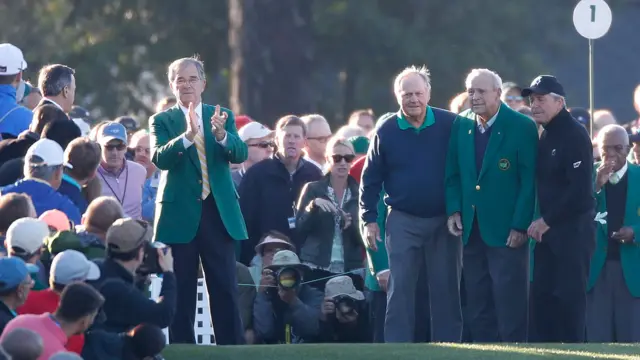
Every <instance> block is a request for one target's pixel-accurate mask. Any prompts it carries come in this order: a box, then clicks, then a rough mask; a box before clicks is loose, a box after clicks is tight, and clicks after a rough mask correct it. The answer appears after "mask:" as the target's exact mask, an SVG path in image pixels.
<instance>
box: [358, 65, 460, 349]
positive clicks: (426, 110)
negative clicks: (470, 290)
mask: <svg viewBox="0 0 640 360" xmlns="http://www.w3.org/2000/svg"><path fill="white" fill-rule="evenodd" d="M394 92H395V95H396V98H397V100H398V104H399V105H400V110H399V111H398V112H397V113H395V114H391V115H390V116H388V117H387V118H386V119H384V120H382V121H381V122H380V123H379V124H378V126H377V128H376V129H375V130H374V136H373V139H372V141H371V145H370V147H369V152H368V154H367V160H366V163H365V165H364V169H363V172H362V182H361V190H360V210H361V211H360V213H361V214H360V216H361V220H362V222H363V223H364V224H365V234H366V236H365V241H366V243H367V246H368V247H370V248H372V249H374V250H375V249H376V248H377V246H378V245H377V242H380V229H379V228H378V225H377V223H376V218H377V216H378V214H377V205H378V200H379V198H380V191H381V190H382V187H383V186H384V189H385V190H386V192H387V197H386V198H385V203H386V204H387V206H388V207H389V208H390V211H389V214H388V216H387V223H386V237H385V241H386V247H387V252H388V256H389V270H390V274H391V275H390V278H389V284H388V292H387V314H386V320H385V341H386V342H414V341H415V340H416V339H415V337H414V329H415V311H414V309H415V302H416V301H421V300H417V299H416V296H415V294H416V291H417V289H418V287H425V286H429V288H430V289H431V290H434V291H431V294H436V296H433V297H430V299H422V301H427V300H428V301H429V302H430V307H431V329H432V333H431V341H436V342H459V341H460V340H461V336H462V314H461V311H460V271H461V264H462V253H461V248H462V243H461V239H460V237H456V236H454V235H451V234H450V233H449V232H448V231H447V216H446V209H445V186H444V178H445V164H446V157H447V149H448V141H449V135H450V133H451V125H452V123H453V120H454V119H455V117H456V115H455V114H453V113H451V112H448V111H446V110H442V109H438V108H434V107H431V106H428V102H429V99H430V97H431V84H430V78H429V71H428V70H427V69H426V68H424V67H422V68H416V67H413V66H412V67H409V68H406V69H405V70H404V71H402V72H401V73H400V74H399V75H398V76H397V77H396V80H395V82H394ZM423 264H424V265H426V267H427V275H428V276H427V278H428V281H427V282H426V283H420V284H418V275H419V271H417V269H420V268H421V267H422V265H423Z"/></svg>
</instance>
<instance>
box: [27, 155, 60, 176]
mask: <svg viewBox="0 0 640 360" xmlns="http://www.w3.org/2000/svg"><path fill="white" fill-rule="evenodd" d="M24 160H25V161H24V168H23V172H24V177H25V178H26V179H40V180H44V181H46V182H50V181H51V180H52V179H53V175H55V173H56V172H58V171H59V170H60V169H61V168H62V165H55V166H49V165H38V164H40V163H42V162H43V161H44V159H43V158H41V157H40V156H37V155H31V157H30V158H26V157H25V159H24Z"/></svg>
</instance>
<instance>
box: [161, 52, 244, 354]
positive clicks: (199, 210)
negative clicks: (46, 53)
mask: <svg viewBox="0 0 640 360" xmlns="http://www.w3.org/2000/svg"><path fill="white" fill-rule="evenodd" d="M168 75H169V83H170V86H171V90H172V91H173V93H174V95H175V96H176V98H177V99H178V104H176V105H175V106H174V107H172V108H170V109H168V110H166V111H164V112H160V113H157V114H155V115H153V116H152V117H151V119H150V120H149V124H150V130H151V149H152V161H153V163H154V164H155V165H156V166H157V167H158V169H160V170H162V174H161V177H160V184H159V186H158V195H157V198H156V202H157V209H156V217H155V224H154V232H155V234H154V236H155V238H154V240H155V241H159V242H163V243H166V244H169V245H170V246H171V250H172V252H173V257H174V264H175V274H176V277H177V281H178V283H179V284H180V292H179V294H180V295H179V296H178V305H177V308H178V310H177V313H176V316H175V320H174V322H173V324H172V325H171V327H170V328H169V338H170V341H171V342H172V343H191V344H193V343H195V334H194V329H193V325H194V321H195V307H196V295H197V294H196V289H197V280H198V279H197V277H198V264H199V262H200V261H201V262H202V268H203V271H204V274H205V279H206V282H207V289H208V291H209V302H210V313H211V322H212V323H213V324H214V330H215V334H216V343H217V344H218V345H230V344H240V343H242V342H243V329H242V323H241V320H240V314H239V310H238V292H237V281H236V259H235V245H234V244H235V241H240V240H245V239H246V238H247V231H246V228H245V224H244V219H243V217H242V213H241V212H240V206H239V204H238V193H237V192H236V189H235V186H234V184H233V180H232V179H231V172H230V170H229V163H234V164H241V163H242V162H243V161H245V160H246V159H247V145H246V144H245V143H244V142H243V141H242V140H240V138H239V137H238V133H237V131H236V126H235V121H234V117H233V113H232V112H231V111H230V110H228V109H225V108H221V107H220V106H219V105H216V106H215V108H214V107H213V106H210V105H206V104H203V103H202V98H201V96H202V92H203V90H204V88H205V85H206V79H205V73H204V66H203V64H202V62H201V61H199V60H198V59H195V58H183V59H179V60H176V61H174V62H173V63H171V65H169V69H168ZM199 260H200V261H199ZM214 304H215V306H214Z"/></svg>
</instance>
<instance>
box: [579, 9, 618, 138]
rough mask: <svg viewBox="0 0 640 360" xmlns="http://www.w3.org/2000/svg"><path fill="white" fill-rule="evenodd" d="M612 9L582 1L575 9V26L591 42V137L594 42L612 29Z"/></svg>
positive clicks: (590, 129) (590, 127) (590, 131)
mask: <svg viewBox="0 0 640 360" xmlns="http://www.w3.org/2000/svg"><path fill="white" fill-rule="evenodd" d="M611 20H612V16H611V8H609V5H607V3H606V2H605V1H604V0H582V1H580V2H579V3H578V5H576V7H575V8H574V9H573V25H574V26H575V27H576V30H577V31H578V33H579V34H580V35H582V36H583V37H585V38H587V39H588V40H589V113H590V114H591V122H590V124H589V135H591V136H593V107H594V100H593V40H595V39H599V38H601V37H603V36H604V35H605V34H606V33H607V32H608V31H609V28H610V27H611Z"/></svg>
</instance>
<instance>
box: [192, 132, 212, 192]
mask: <svg viewBox="0 0 640 360" xmlns="http://www.w3.org/2000/svg"><path fill="white" fill-rule="evenodd" d="M193 140H194V144H195V145H196V150H198V159H200V169H201V170H202V199H205V198H206V197H207V196H209V193H210V192H211V188H210V187H209V171H208V169H207V153H206V151H205V147H204V134H203V133H202V130H200V131H198V134H197V135H196V137H195V138H194V139H193Z"/></svg>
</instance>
